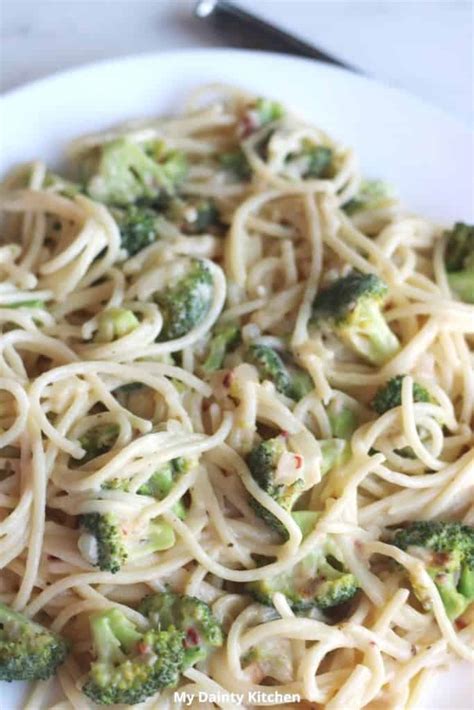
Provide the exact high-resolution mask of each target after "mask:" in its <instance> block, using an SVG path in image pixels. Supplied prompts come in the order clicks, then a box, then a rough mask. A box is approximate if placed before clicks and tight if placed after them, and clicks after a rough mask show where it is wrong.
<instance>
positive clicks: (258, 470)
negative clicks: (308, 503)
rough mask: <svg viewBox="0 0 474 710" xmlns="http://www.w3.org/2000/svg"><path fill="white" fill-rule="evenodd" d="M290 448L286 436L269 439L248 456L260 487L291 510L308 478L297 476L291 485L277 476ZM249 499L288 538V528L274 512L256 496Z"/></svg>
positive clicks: (268, 521) (262, 515)
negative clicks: (284, 437) (287, 445)
mask: <svg viewBox="0 0 474 710" xmlns="http://www.w3.org/2000/svg"><path fill="white" fill-rule="evenodd" d="M286 451H287V447H286V444H285V441H284V439H283V437H275V438H273V439H267V440H266V441H262V442H261V443H260V444H258V445H257V446H255V447H254V448H253V449H252V451H251V452H250V453H249V455H248V457H247V465H248V467H249V470H250V473H251V474H252V478H253V479H254V480H255V481H256V483H258V485H259V486H260V488H261V489H262V490H264V491H265V492H266V493H268V495H269V496H271V497H272V498H273V499H274V500H275V501H276V502H277V503H278V505H280V506H281V507H282V508H283V509H284V510H286V511H288V512H290V511H291V509H292V507H293V505H294V504H295V502H296V500H297V499H298V498H299V496H300V495H301V493H302V492H303V491H302V489H303V485H304V480H303V479H297V480H295V481H294V482H293V483H291V484H289V485H288V484H284V483H279V482H278V481H277V480H276V478H277V466H278V461H279V460H280V457H281V456H282V455H283V454H284V453H285V452H286ZM249 503H250V505H251V507H252V508H253V510H254V511H255V513H256V514H257V515H258V516H259V517H260V518H262V520H263V521H264V522H265V523H266V524H267V525H268V526H269V527H271V528H273V529H274V530H276V532H278V533H279V534H280V535H281V536H282V537H283V538H284V539H287V538H288V531H287V529H286V528H285V526H284V525H283V524H282V523H281V522H280V521H279V520H278V519H277V518H276V517H275V516H274V515H273V513H271V512H270V511H269V510H267V508H265V507H264V506H263V505H262V504H261V503H259V502H258V501H257V500H256V499H255V498H253V497H250V500H249Z"/></svg>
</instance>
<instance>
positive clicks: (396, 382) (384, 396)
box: [371, 375, 436, 459]
mask: <svg viewBox="0 0 474 710" xmlns="http://www.w3.org/2000/svg"><path fill="white" fill-rule="evenodd" d="M404 377H405V375H397V376H396V377H392V379H391V380H389V381H388V382H387V383H386V384H385V385H383V387H379V389H378V390H377V392H376V393H375V397H374V398H373V400H372V405H371V406H372V409H374V410H375V411H376V412H377V414H384V413H385V412H388V410H389V409H393V408H394V407H400V406H401V404H402V384H403V378H404ZM413 401H414V402H431V403H433V404H436V400H435V399H433V397H432V396H431V395H430V393H429V392H428V390H427V389H426V388H425V387H423V386H422V385H419V384H418V383H417V382H413ZM419 433H420V436H421V437H422V438H425V436H426V434H425V433H423V432H422V431H421V427H420V429H419ZM395 452H396V453H397V454H398V455H399V456H402V457H404V458H410V459H413V458H416V455H415V453H414V451H413V449H412V448H411V446H404V447H403V448H402V449H396V450H395Z"/></svg>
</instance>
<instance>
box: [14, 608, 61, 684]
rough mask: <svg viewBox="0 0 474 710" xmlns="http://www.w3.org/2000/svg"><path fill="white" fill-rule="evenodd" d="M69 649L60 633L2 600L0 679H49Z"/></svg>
mask: <svg viewBox="0 0 474 710" xmlns="http://www.w3.org/2000/svg"><path fill="white" fill-rule="evenodd" d="M68 650H69V645H68V643H67V641H65V640H64V639H63V638H62V637H61V636H59V635H58V634H56V633H54V632H53V631H50V630H49V629H46V628H45V627H44V626H41V625H40V624H37V623H35V622H34V621H31V619H28V618H27V617H26V616H24V615H23V614H20V613H18V612H17V611H13V609H10V608H9V607H8V606H7V605H6V604H2V603H0V680H6V681H8V682H10V681H14V680H46V679H47V678H49V677H50V676H52V675H54V674H55V672H56V669H57V668H58V666H60V665H61V664H62V663H63V662H64V660H65V658H66V656H67V653H68Z"/></svg>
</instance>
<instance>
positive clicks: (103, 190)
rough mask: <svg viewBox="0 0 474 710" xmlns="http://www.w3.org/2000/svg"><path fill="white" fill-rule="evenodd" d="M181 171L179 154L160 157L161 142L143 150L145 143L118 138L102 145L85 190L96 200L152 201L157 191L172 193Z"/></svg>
mask: <svg viewBox="0 0 474 710" xmlns="http://www.w3.org/2000/svg"><path fill="white" fill-rule="evenodd" d="M150 153H151V155H150ZM153 153H155V155H154V156H153ZM157 153H158V155H157ZM158 159H160V160H161V162H158ZM185 173H186V161H185V158H184V156H183V154H181V153H179V152H172V153H168V154H165V155H164V156H163V154H162V145H161V144H159V150H157V149H156V147H155V146H154V145H152V146H150V147H149V151H148V152H147V146H143V145H139V144H138V143H133V142H132V141H130V140H127V139H126V138H119V139H117V140H114V141H111V142H110V143H106V144H105V145H104V146H102V148H101V155H100V159H99V164H98V168H97V172H96V173H95V174H94V175H93V176H92V177H91V178H90V179H89V181H88V183H87V191H88V193H89V195H90V196H91V197H92V198H93V199H95V200H98V201H99V202H105V203H106V204H112V205H129V204H130V203H133V202H137V200H154V199H156V198H157V197H158V195H159V194H160V192H161V191H165V192H169V193H173V192H174V191H175V190H176V188H177V186H178V185H179V184H180V182H181V181H182V180H183V178H184V176H185Z"/></svg>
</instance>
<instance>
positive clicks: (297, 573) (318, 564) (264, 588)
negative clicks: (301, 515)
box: [247, 511, 359, 612]
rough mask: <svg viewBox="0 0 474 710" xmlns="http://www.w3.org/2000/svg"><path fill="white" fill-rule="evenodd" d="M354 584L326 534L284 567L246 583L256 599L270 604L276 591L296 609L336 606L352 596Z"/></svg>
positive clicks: (354, 580)
mask: <svg viewBox="0 0 474 710" xmlns="http://www.w3.org/2000/svg"><path fill="white" fill-rule="evenodd" d="M308 512H310V511H308ZM295 515H296V513H293V516H295ZM313 515H314V516H316V515H317V514H313ZM313 527H314V525H313ZM358 588H359V585H358V582H357V580H356V578H355V577H354V575H353V574H351V573H350V572H348V571H347V568H346V566H345V563H344V559H343V556H342V553H341V551H340V550H339V548H338V546H337V544H336V542H335V541H334V539H333V538H331V537H330V536H329V535H328V536H326V538H325V539H324V541H323V543H322V544H320V545H318V547H316V548H314V549H313V550H312V551H311V552H310V554H309V555H307V556H306V557H304V558H303V559H302V560H301V561H300V562H298V563H296V565H294V566H293V567H291V568H290V569H289V570H288V571H285V572H282V573H281V574H278V575H276V576H274V577H268V578H266V579H263V580H259V581H256V582H250V583H249V584H248V585H247V589H248V591H249V592H250V593H251V594H252V596H253V597H254V598H255V599H256V600H257V601H259V602H260V603H262V604H267V605H272V598H273V595H274V594H275V593H276V592H280V593H282V594H284V595H285V597H286V598H287V600H288V603H289V605H290V606H291V608H292V609H293V610H294V611H297V612H302V611H307V610H309V609H311V608H314V607H318V608H319V609H322V610H325V609H330V608H332V607H335V606H339V605H340V604H344V603H345V602H347V601H349V600H350V599H352V597H353V596H354V595H355V594H356V593H357V590H358Z"/></svg>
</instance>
